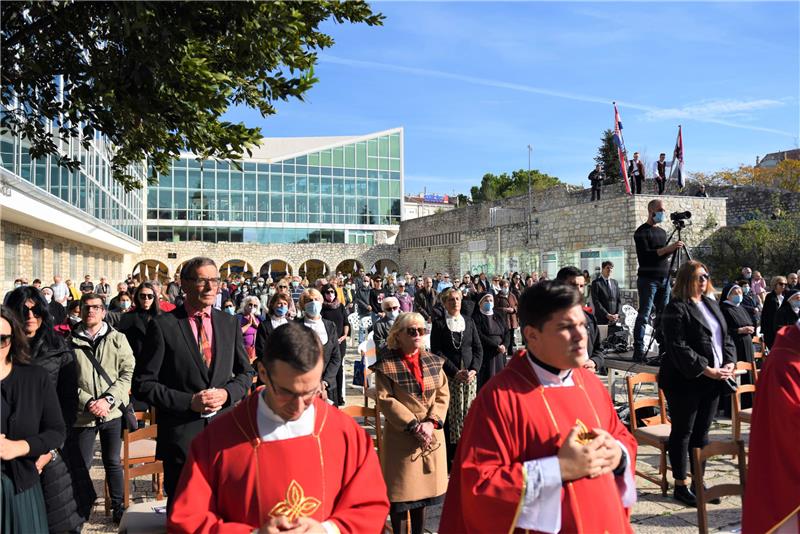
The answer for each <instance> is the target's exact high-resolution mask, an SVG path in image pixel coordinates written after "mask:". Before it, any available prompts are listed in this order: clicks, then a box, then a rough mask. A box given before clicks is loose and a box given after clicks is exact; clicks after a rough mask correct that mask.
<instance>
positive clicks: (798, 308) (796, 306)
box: [789, 299, 800, 313]
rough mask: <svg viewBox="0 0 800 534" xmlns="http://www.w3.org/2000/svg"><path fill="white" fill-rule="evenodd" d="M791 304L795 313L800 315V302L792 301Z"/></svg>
mask: <svg viewBox="0 0 800 534" xmlns="http://www.w3.org/2000/svg"><path fill="white" fill-rule="evenodd" d="M789 304H790V305H791V306H792V309H793V310H794V312H795V313H800V300H796V299H795V300H790V301H789Z"/></svg>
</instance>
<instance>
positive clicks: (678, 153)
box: [669, 124, 686, 189]
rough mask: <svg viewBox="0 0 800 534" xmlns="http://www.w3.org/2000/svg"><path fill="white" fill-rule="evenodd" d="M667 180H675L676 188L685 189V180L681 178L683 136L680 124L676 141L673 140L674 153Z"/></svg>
mask: <svg viewBox="0 0 800 534" xmlns="http://www.w3.org/2000/svg"><path fill="white" fill-rule="evenodd" d="M669 178H670V180H671V179H672V178H675V179H677V180H678V187H680V188H681V189H683V188H684V187H686V179H685V178H684V177H683V134H682V133H681V126H680V124H679V125H678V139H676V140H675V152H673V154H672V169H670V173H669Z"/></svg>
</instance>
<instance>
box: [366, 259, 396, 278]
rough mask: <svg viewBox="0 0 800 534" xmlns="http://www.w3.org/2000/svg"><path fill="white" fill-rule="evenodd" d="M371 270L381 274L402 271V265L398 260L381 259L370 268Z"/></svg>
mask: <svg viewBox="0 0 800 534" xmlns="http://www.w3.org/2000/svg"><path fill="white" fill-rule="evenodd" d="M370 272H373V273H376V274H378V275H380V276H383V275H386V274H391V273H393V272H397V273H399V272H400V266H399V265H397V262H395V261H394V260H390V259H385V258H384V259H379V260H377V261H376V262H375V263H374V264H373V265H372V268H370Z"/></svg>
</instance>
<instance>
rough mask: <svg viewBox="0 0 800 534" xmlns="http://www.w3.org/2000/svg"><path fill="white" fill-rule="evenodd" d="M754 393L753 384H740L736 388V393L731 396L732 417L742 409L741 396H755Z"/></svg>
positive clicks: (754, 387)
mask: <svg viewBox="0 0 800 534" xmlns="http://www.w3.org/2000/svg"><path fill="white" fill-rule="evenodd" d="M755 392H756V386H755V385H754V384H741V385H740V386H739V387H737V388H736V391H734V392H733V395H732V396H731V399H732V400H733V411H734V417H736V415H735V413H736V412H738V411H740V410H741V409H742V395H743V394H744V393H750V394H755Z"/></svg>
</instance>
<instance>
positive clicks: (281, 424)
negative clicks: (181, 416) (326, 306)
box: [167, 322, 389, 533]
mask: <svg viewBox="0 0 800 534" xmlns="http://www.w3.org/2000/svg"><path fill="white" fill-rule="evenodd" d="M323 362H324V360H323V358H322V345H321V343H320V341H319V338H318V337H317V335H316V334H315V333H314V331H313V330H311V329H310V328H307V327H305V326H303V325H302V324H301V323H298V322H289V323H286V324H284V325H281V326H279V327H278V328H276V329H275V330H274V331H273V332H272V334H271V335H270V336H269V338H268V339H267V344H266V346H265V350H264V353H263V354H259V359H258V360H257V362H256V366H257V368H258V376H259V378H260V379H261V381H262V382H263V383H264V384H265V386H264V387H263V388H260V389H259V390H257V391H256V392H255V393H253V394H251V395H250V396H249V397H247V399H245V400H244V402H242V403H240V404H239V405H238V406H236V407H235V408H234V409H233V410H231V411H230V412H229V413H227V414H224V415H222V416H220V417H219V418H218V420H217V422H216V423H215V424H214V426H213V427H212V428H209V429H206V430H205V431H203V432H202V433H200V435H199V436H197V438H196V439H195V440H194V441H193V442H192V445H191V451H190V454H189V459H188V460H187V465H186V468H185V469H184V470H183V474H182V475H181V479H180V482H179V484H178V496H177V498H176V499H175V501H174V506H173V508H172V511H171V513H170V515H169V523H168V525H167V530H168V531H169V532H171V533H194V532H200V531H204V530H207V529H208V527H209V526H210V525H213V526H214V527H215V528H216V529H219V530H221V531H225V530H226V528H227V529H231V531H233V530H236V529H238V530H236V531H237V532H281V531H291V532H316V533H331V532H380V531H382V529H383V524H384V521H385V520H386V515H387V513H388V511H389V502H388V500H387V497H386V485H385V483H384V481H383V476H382V474H381V469H380V465H379V463H378V457H377V455H376V454H375V449H374V448H373V444H372V440H371V439H370V438H369V436H368V435H367V433H366V432H365V431H364V430H363V429H361V428H359V426H358V424H357V423H356V422H355V421H354V420H353V419H352V418H351V417H349V416H347V415H345V414H343V413H342V412H340V411H339V410H337V409H336V408H335V407H333V406H330V405H329V404H327V403H326V402H325V401H323V400H322V398H321V397H320V393H321V391H322V388H321V381H322V370H323Z"/></svg>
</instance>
